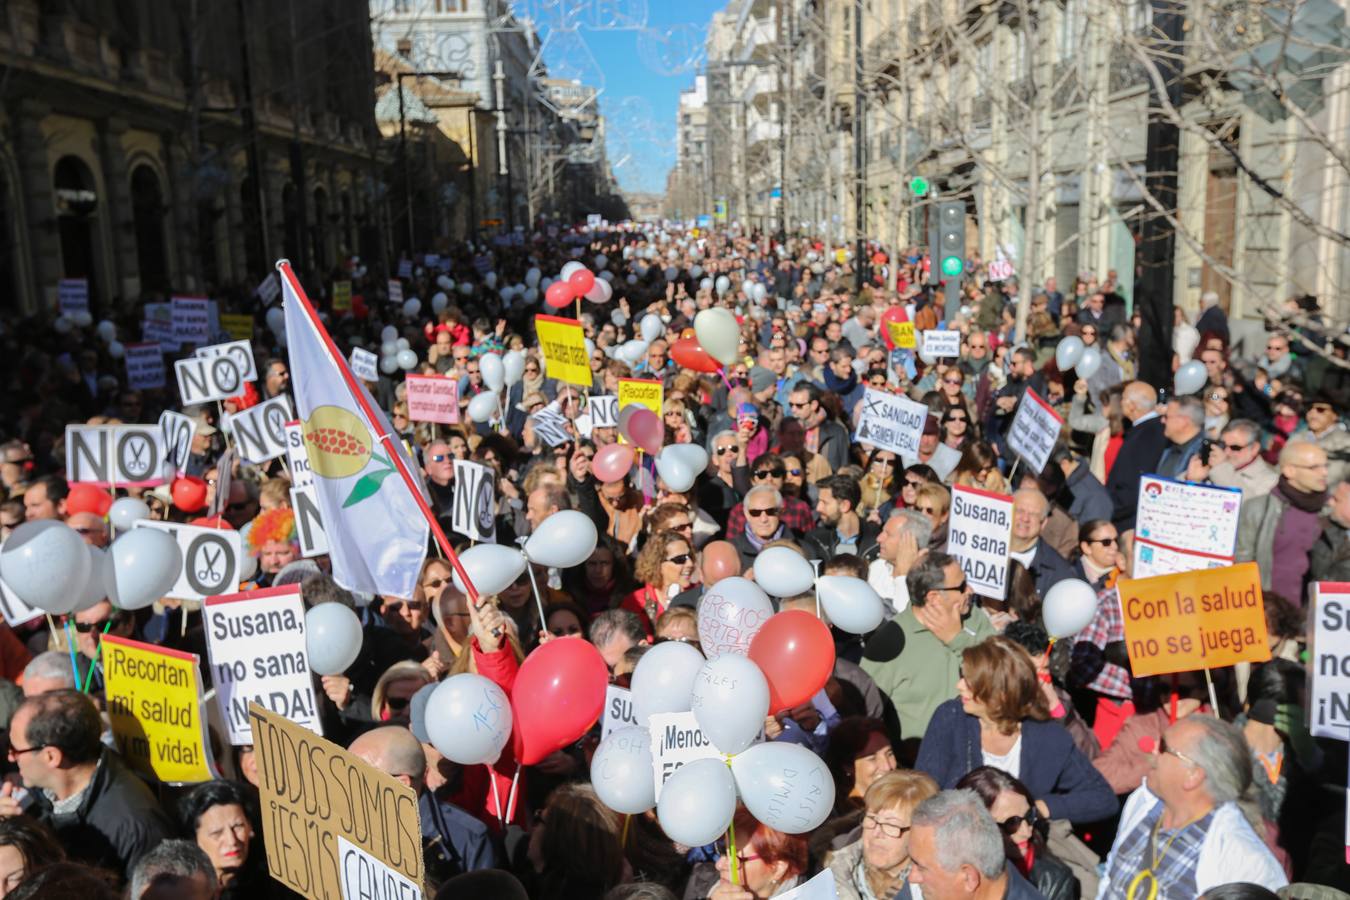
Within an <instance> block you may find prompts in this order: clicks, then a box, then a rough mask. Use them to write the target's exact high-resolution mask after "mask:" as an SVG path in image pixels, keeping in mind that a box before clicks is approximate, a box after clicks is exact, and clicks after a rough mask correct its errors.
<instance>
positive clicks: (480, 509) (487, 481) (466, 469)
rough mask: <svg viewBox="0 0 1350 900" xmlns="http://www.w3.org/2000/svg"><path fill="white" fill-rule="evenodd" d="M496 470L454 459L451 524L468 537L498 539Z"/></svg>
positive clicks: (489, 541)
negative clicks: (452, 514)
mask: <svg viewBox="0 0 1350 900" xmlns="http://www.w3.org/2000/svg"><path fill="white" fill-rule="evenodd" d="M495 481H496V470H494V469H493V468H491V467H490V466H484V465H479V464H478V463H472V462H468V461H467V460H463V459H457V460H455V496H454V517H453V521H452V524H451V528H452V529H453V530H454V532H455V533H456V534H462V535H464V536H465V537H466V538H468V539H469V540H471V541H485V542H487V543H495V542H496V540H497V488H496V485H495V484H494V482H495Z"/></svg>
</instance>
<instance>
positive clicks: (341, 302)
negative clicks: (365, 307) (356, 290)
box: [333, 281, 352, 312]
mask: <svg viewBox="0 0 1350 900" xmlns="http://www.w3.org/2000/svg"><path fill="white" fill-rule="evenodd" d="M351 308H352V283H351V282H350V281H335V282H333V312H349V311H350V310H351Z"/></svg>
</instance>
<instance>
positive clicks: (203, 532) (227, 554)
mask: <svg viewBox="0 0 1350 900" xmlns="http://www.w3.org/2000/svg"><path fill="white" fill-rule="evenodd" d="M134 527H136V528H157V529H159V530H160V531H167V532H168V533H169V534H170V535H171V536H172V537H173V539H174V540H175V541H177V542H178V549H179V551H181V552H182V554H183V569H182V571H181V572H179V573H178V580H177V581H176V582H175V583H174V586H173V587H172V588H170V590H169V593H168V594H167V595H166V596H169V597H176V598H177V599H179V600H202V599H205V598H206V597H215V596H217V595H219V594H233V593H235V592H236V591H237V590H239V558H240V554H241V546H240V539H239V532H237V531H235V530H234V529H232V528H202V527H200V526H198V525H179V524H178V523H176V522H156V521H151V520H149V519H142V520H140V521H139V522H137V523H136V525H135V526H134Z"/></svg>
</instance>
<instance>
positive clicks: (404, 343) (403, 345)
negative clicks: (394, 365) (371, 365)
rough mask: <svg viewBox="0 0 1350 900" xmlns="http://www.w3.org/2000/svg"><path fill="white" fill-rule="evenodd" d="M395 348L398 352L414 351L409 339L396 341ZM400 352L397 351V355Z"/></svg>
mask: <svg viewBox="0 0 1350 900" xmlns="http://www.w3.org/2000/svg"><path fill="white" fill-rule="evenodd" d="M394 346H395V347H396V348H398V350H411V349H412V343H411V342H410V341H409V340H408V339H407V338H399V339H398V340H396V341H394ZM398 350H395V351H394V352H396V353H397V352H398Z"/></svg>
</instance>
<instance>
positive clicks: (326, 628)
mask: <svg viewBox="0 0 1350 900" xmlns="http://www.w3.org/2000/svg"><path fill="white" fill-rule="evenodd" d="M364 640H365V635H364V634H362V632H361V620H360V619H358V618H357V617H356V613H355V612H353V611H352V610H351V609H350V608H348V607H347V606H344V605H343V604H341V603H337V602H330V603H320V604H319V605H318V606H311V607H310V608H309V612H307V613H305V647H306V648H307V649H308V650H309V668H310V671H312V672H316V673H317V674H319V675H341V674H342V673H343V672H345V671H347V670H348V669H349V668H351V665H352V663H354V662H356V657H358V656H360V655H361V643H362V642H363V641H364Z"/></svg>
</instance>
